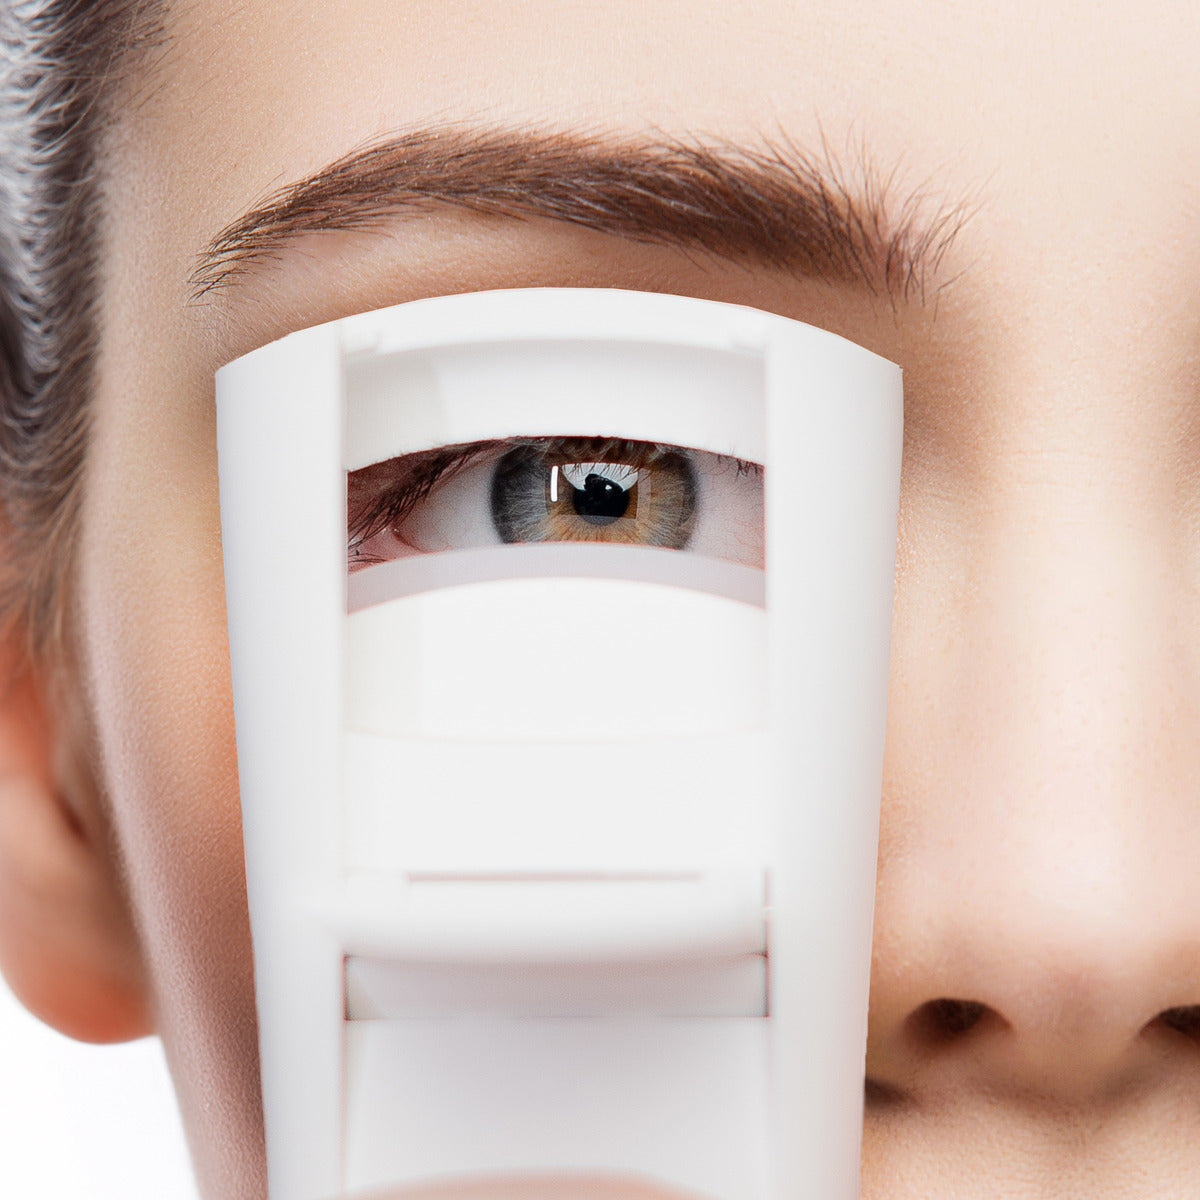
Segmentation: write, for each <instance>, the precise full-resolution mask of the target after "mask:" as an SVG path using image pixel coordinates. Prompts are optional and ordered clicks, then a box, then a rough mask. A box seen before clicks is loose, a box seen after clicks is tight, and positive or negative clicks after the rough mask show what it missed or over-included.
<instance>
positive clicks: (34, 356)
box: [0, 0, 162, 651]
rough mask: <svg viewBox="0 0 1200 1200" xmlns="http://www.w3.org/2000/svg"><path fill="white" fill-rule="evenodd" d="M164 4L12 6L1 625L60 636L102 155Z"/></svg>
mask: <svg viewBox="0 0 1200 1200" xmlns="http://www.w3.org/2000/svg"><path fill="white" fill-rule="evenodd" d="M161 7H162V0H0V512H2V516H3V524H4V528H3V531H2V532H0V544H2V545H3V551H2V553H0V625H2V627H3V628H5V629H10V628H12V627H13V624H14V623H15V622H19V623H21V624H23V625H24V627H25V629H26V631H27V634H28V637H29V639H30V644H31V645H32V647H33V648H34V649H35V650H39V651H40V650H44V649H46V648H47V647H48V646H49V645H51V644H57V643H58V642H59V641H60V639H61V633H62V630H61V625H62V612H63V609H62V601H63V598H64V596H65V594H66V591H65V589H66V583H67V577H68V576H69V574H70V571H71V566H72V560H73V554H74V536H75V531H76V528H77V525H78V520H77V517H78V510H79V493H80V484H81V479H82V474H83V464H84V451H85V448H86V443H87V428H88V412H89V406H88V400H89V397H90V395H91V391H92V383H93V370H94V360H95V356H96V347H97V340H98V334H97V320H96V292H97V278H98V270H97V261H98V247H99V232H100V223H99V196H100V190H101V185H102V176H101V162H102V160H101V156H100V153H99V149H100V145H101V142H102V140H103V138H104V134H105V130H106V127H107V124H108V121H109V119H110V116H111V113H112V110H113V108H114V97H115V96H116V94H117V92H118V91H119V89H120V88H121V87H122V85H123V83H124V82H125V80H127V79H128V77H129V72H130V70H131V68H132V66H133V63H134V60H135V59H137V60H140V59H141V58H142V56H143V54H144V52H145V51H146V50H147V49H149V48H151V47H153V46H154V45H155V44H156V43H157V41H158V36H159V28H160V27H159V23H158V22H159V16H160V9H161Z"/></svg>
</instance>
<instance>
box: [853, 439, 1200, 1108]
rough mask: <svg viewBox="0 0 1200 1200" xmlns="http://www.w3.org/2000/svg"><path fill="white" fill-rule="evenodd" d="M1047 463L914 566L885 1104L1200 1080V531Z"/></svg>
mask: <svg viewBox="0 0 1200 1200" xmlns="http://www.w3.org/2000/svg"><path fill="white" fill-rule="evenodd" d="M1036 457H1037V456H1036V454H1035V455H1033V456H1032V457H1025V458H1024V459H1023V464H1022V468H1021V478H1020V479H1019V480H1018V479H1016V478H1015V477H1012V476H1010V477H1009V478H1007V479H1001V480H993V481H992V482H993V485H994V486H993V487H992V490H991V492H990V499H989V502H988V505H987V507H986V509H979V510H976V511H974V512H972V513H970V514H968V515H966V516H962V517H961V521H960V532H961V530H964V529H965V530H967V534H966V535H965V536H962V537H959V538H956V537H955V536H951V535H947V536H945V537H943V538H942V539H941V541H940V542H938V543H937V546H936V548H934V549H930V550H929V551H928V553H927V554H926V553H924V551H923V550H922V548H921V545H920V544H918V545H917V546H916V547H915V548H914V546H913V544H912V542H911V541H910V544H909V547H908V549H907V551H905V553H907V554H909V556H910V558H912V559H913V560H914V564H915V565H913V564H910V569H909V570H908V571H907V574H906V572H905V571H904V570H902V572H901V576H900V579H901V586H900V590H899V594H898V598H897V608H896V616H895V626H894V633H893V687H892V695H891V701H890V709H889V743H888V766H887V777H886V780H885V791H884V809H883V820H882V828H881V842H880V865H879V885H878V892H877V904H876V927H875V953H874V964H873V972H872V987H871V1017H870V1038H869V1048H868V1058H867V1073H868V1096H869V1097H870V1096H871V1095H872V1094H874V1095H875V1096H877V1097H885V1098H886V1097H893V1098H895V1097H908V1098H910V1099H913V1100H915V1101H918V1102H921V1101H936V1100H937V1099H939V1098H942V1099H944V1098H945V1097H948V1096H951V1095H954V1096H958V1097H962V1096H963V1094H964V1093H970V1092H973V1093H975V1094H976V1095H977V1096H987V1097H989V1098H990V1101H992V1102H1002V1103H1010V1104H1013V1105H1029V1104H1034V1103H1045V1102H1047V1101H1049V1102H1052V1103H1058V1104H1069V1105H1072V1106H1079V1105H1084V1106H1087V1105H1092V1104H1100V1103H1102V1102H1110V1101H1112V1100H1113V1098H1114V1097H1120V1096H1125V1095H1129V1094H1132V1092H1134V1091H1139V1090H1143V1091H1144V1089H1145V1088H1147V1087H1153V1086H1156V1085H1157V1084H1159V1083H1162V1084H1163V1085H1164V1086H1167V1085H1168V1084H1171V1085H1172V1086H1178V1085H1179V1083H1180V1073H1181V1072H1196V1071H1197V1063H1198V1061H1200V1055H1198V1053H1197V1048H1198V1046H1200V737H1198V736H1197V732H1198V731H1200V722H1198V717H1200V677H1198V672H1197V669H1196V668H1197V663H1196V653H1195V649H1194V647H1195V646H1196V645H1197V644H1198V643H1197V642H1196V636H1195V635H1196V628H1197V620H1196V618H1197V616H1198V615H1200V608H1197V604H1198V602H1197V600H1196V599H1195V596H1194V595H1193V587H1192V584H1190V583H1189V582H1188V581H1187V576H1186V572H1185V571H1183V570H1182V569H1181V567H1180V555H1179V553H1178V548H1179V546H1180V545H1181V544H1182V539H1183V537H1184V532H1183V531H1182V530H1181V529H1179V528H1178V522H1176V521H1173V520H1172V519H1170V518H1169V517H1167V516H1165V515H1164V514H1163V513H1161V512H1153V513H1152V512H1149V511H1148V510H1147V511H1142V512H1140V513H1138V512H1131V509H1130V506H1129V504H1128V503H1127V501H1128V498H1129V495H1130V492H1131V488H1132V484H1129V483H1128V481H1125V482H1124V483H1120V484H1119V483H1118V481H1115V480H1111V479H1110V480H1106V481H1102V482H1099V483H1098V482H1097V480H1096V479H1095V478H1094V477H1093V476H1091V475H1086V477H1085V474H1086V473H1081V474H1080V476H1079V477H1078V478H1072V475H1071V470H1070V469H1069V468H1068V469H1066V470H1064V468H1063V461H1062V460H1058V461H1056V462H1055V463H1054V465H1053V468H1052V469H1051V468H1050V467H1047V469H1045V470H1044V471H1043V470H1040V469H1039V468H1038V467H1037V465H1036V463H1035V460H1036ZM1127 484H1128V486H1126V485H1127ZM1141 503H1142V506H1143V509H1144V508H1145V502H1144V500H1143V501H1142V502H1141ZM919 541H920V539H919V538H918V543H919ZM935 541H937V539H931V540H930V542H929V546H933V545H934V542H935ZM918 558H919V559H920V561H919V562H916V559H918ZM903 565H904V564H903V563H902V567H903ZM923 573H927V574H923ZM935 595H937V596H940V597H941V600H940V601H939V602H938V604H939V607H936V608H935V607H934V606H933V605H932V604H931V603H930V597H931V596H935ZM1197 1082H1200V1074H1197V1075H1196V1076H1195V1077H1193V1078H1192V1081H1191V1083H1192V1088H1193V1089H1194V1086H1195V1084H1196V1083H1197Z"/></svg>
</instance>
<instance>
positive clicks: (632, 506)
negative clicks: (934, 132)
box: [347, 437, 764, 571]
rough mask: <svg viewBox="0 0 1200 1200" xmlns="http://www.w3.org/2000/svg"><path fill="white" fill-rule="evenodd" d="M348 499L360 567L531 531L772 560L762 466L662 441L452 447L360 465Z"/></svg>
mask: <svg viewBox="0 0 1200 1200" xmlns="http://www.w3.org/2000/svg"><path fill="white" fill-rule="evenodd" d="M347 499H348V504H347V509H348V525H349V531H348V534H349V536H348V546H349V555H348V565H349V569H350V570H351V571H356V570H359V569H361V568H363V567H366V566H371V565H374V564H376V563H381V562H389V561H392V560H394V559H398V558H407V557H411V556H413V555H418V554H433V553H438V552H441V551H446V550H463V549H472V548H476V547H480V546H489V545H502V544H515V543H532V542H590V543H596V542H609V543H618V544H621V545H626V546H649V547H657V548H660V549H669V550H687V551H690V552H692V553H694V554H699V555H704V556H707V557H710V558H720V559H724V560H726V561H729V562H735V563H739V564H742V565H745V566H751V567H760V568H761V567H762V565H763V555H764V548H763V473H762V467H761V466H759V465H758V464H756V463H750V462H746V461H744V460H741V459H737V458H731V457H727V456H725V455H719V454H712V453H709V452H706V451H700V450H690V449H686V448H684V447H681V446H671V445H663V444H660V443H657V442H638V441H626V440H621V439H613V438H569V437H556V438H511V439H506V440H502V441H489V442H476V443H470V444H466V445H458V446H447V447H443V448H440V449H436V450H430V451H424V452H422V453H418V454H407V455H402V456H400V457H398V458H393V459H389V460H388V461H386V462H381V463H375V464H373V465H372V466H369V467H364V468H362V469H361V470H358V471H353V472H351V473H350V475H349V479H348V497H347Z"/></svg>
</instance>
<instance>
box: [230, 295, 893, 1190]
mask: <svg viewBox="0 0 1200 1200" xmlns="http://www.w3.org/2000/svg"><path fill="white" fill-rule="evenodd" d="M217 414H218V442H219V446H218V448H219V463H220V482H221V519H222V530H223V538H224V550H225V564H226V593H227V601H228V610H229V631H230V652H231V660H232V669H233V685H234V709H235V717H236V723H237V737H238V762H239V775H240V784H241V793H242V811H243V830H244V840H245V850H246V871H247V886H248V892H249V903H250V916H251V925H252V931H253V937H254V956H255V973H256V988H257V997H258V1016H259V1037H260V1049H261V1056H262V1077H263V1100H264V1112H265V1121H266V1135H267V1154H268V1172H269V1186H270V1195H271V1197H272V1200H328V1198H329V1197H332V1196H335V1195H339V1194H342V1193H351V1194H353V1193H354V1192H356V1191H358V1190H360V1189H370V1188H378V1187H382V1186H386V1185H389V1184H402V1183H408V1182H417V1181H431V1180H439V1179H449V1178H459V1177H463V1178H465V1177H470V1176H476V1177H478V1176H480V1175H487V1174H491V1175H513V1174H523V1173H528V1174H538V1175H542V1176H545V1175H548V1174H560V1175H569V1174H571V1173H584V1174H614V1173H615V1174H619V1175H621V1176H625V1177H630V1176H642V1177H644V1178H649V1179H653V1180H656V1181H658V1182H659V1183H660V1184H663V1185H667V1186H672V1185H673V1186H675V1187H677V1188H679V1189H682V1190H684V1191H686V1192H688V1193H691V1194H695V1195H701V1196H709V1197H713V1198H716V1200H795V1198H797V1197H805V1198H807V1197H813V1198H814V1200H817V1198H820V1200H837V1198H847V1200H848V1198H850V1197H853V1196H855V1195H857V1188H858V1155H859V1144H860V1137H861V1114H862V1075H863V1071H862V1067H863V1055H864V1046H865V1033H866V1007H867V991H868V981H869V964H870V945H871V914H872V905H873V896H874V870H875V855H876V845H877V832H878V807H879V792H880V785H881V777H882V755H883V735H884V718H885V709H886V697H887V682H888V648H889V637H890V624H891V595H892V575H893V567H894V560H895V542H896V516H897V503H898V491H899V469H900V448H901V426H902V402H901V386H900V373H899V370H898V369H897V368H896V367H894V366H893V365H892V364H890V363H887V362H885V361H883V360H882V359H880V358H878V357H877V356H876V355H874V354H871V353H870V352H869V351H866V350H864V349H862V348H860V347H858V346H855V345H853V344H852V343H849V342H847V341H845V340H844V339H841V338H838V337H836V336H834V335H832V334H829V333H826V332H823V331H820V330H817V329H814V328H811V327H809V326H806V325H803V324H800V323H799V322H795V321H791V320H788V319H786V318H783V317H779V316H774V315H771V314H768V313H763V312H759V311H756V310H753V309H747V308H741V307H737V306H733V305H727V304H720V303H716V302H711V301H704V300H696V299H688V298H683V297H677V296H665V295H658V294H643V293H636V292H624V291H605V290H599V289H585V290H573V289H534V290H523V291H497V292H483V293H475V294H469V295H461V296H452V297H443V298H438V299H432V300H423V301H416V302H413V303H410V304H405V305H400V306H397V307H395V308H391V309H385V310H381V311H378V312H372V313H364V314H361V315H359V316H355V317H349V318H346V319H344V320H341V321H336V322H333V323H331V324H328V325H323V326H318V327H316V328H313V329H308V330H304V331H301V332H299V333H296V334H293V335H291V336H289V337H286V338H283V339H281V340H280V341H278V342H275V343H272V344H271V345H269V346H265V347H263V348H262V349H260V350H257V351H255V352H253V353H251V354H248V355H246V356H244V357H243V358H240V359H238V360H237V361H235V362H233V363H230V364H229V365H228V366H226V367H223V368H222V369H221V370H220V371H219V372H218V373H217Z"/></svg>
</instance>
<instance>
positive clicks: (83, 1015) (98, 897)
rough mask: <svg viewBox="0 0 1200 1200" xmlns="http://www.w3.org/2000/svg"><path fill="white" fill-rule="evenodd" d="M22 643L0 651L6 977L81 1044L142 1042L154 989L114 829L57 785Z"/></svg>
mask: <svg viewBox="0 0 1200 1200" xmlns="http://www.w3.org/2000/svg"><path fill="white" fill-rule="evenodd" d="M15 640H16V639H14V638H12V637H10V638H9V639H8V640H7V644H6V645H5V646H3V647H0V680H3V681H4V682H3V683H0V971H2V972H3V974H4V977H5V978H6V979H7V980H8V983H9V986H10V987H11V988H12V990H13V992H14V993H15V994H16V996H17V998H18V999H19V1000H20V1001H21V1002H22V1003H23V1004H24V1005H25V1007H26V1008H28V1009H29V1011H30V1012H32V1013H33V1014H34V1015H35V1016H37V1017H40V1018H41V1019H42V1020H44V1021H45V1022H46V1023H47V1024H49V1025H52V1026H53V1027H54V1028H56V1029H58V1030H59V1031H60V1032H62V1033H65V1034H67V1035H68V1036H70V1037H73V1038H78V1039H80V1040H82V1041H89V1042H116V1041H125V1040H128V1039H130V1038H136V1037H142V1036H144V1035H146V1034H148V1033H150V1032H152V1030H153V1022H152V1019H151V1015H150V1014H151V1005H150V1001H149V990H148V988H147V986H146V980H145V972H144V970H143V966H142V960H141V953H140V946H139V941H138V937H137V933H136V930H135V928H134V923H133V920H132V916H131V913H130V909H129V905H128V903H127V902H126V899H125V895H124V889H123V887H122V885H121V875H120V869H119V866H118V863H117V857H116V854H115V853H114V848H113V846H112V844H111V843H110V840H109V835H108V831H107V825H106V822H105V821H104V819H103V815H102V813H101V812H100V811H99V809H100V806H99V805H89V804H81V803H80V800H79V798H78V797H72V798H71V799H70V800H69V799H68V798H67V797H66V795H65V794H64V789H63V787H62V786H61V781H60V780H58V779H56V778H55V771H54V769H53V766H52V764H53V763H54V761H55V754H54V735H53V731H52V724H51V722H50V721H49V720H48V719H47V712H46V707H45V703H44V699H45V698H44V696H43V695H42V694H41V691H40V689H39V686H38V684H37V682H36V681H35V679H34V676H33V673H32V671H31V670H30V669H28V668H27V667H24V668H17V669H15V670H14V669H12V664H14V663H20V662H24V661H25V659H24V657H23V656H21V657H18V655H17V654H16V653H14V652H13V646H14V643H15ZM6 668H8V669H7V670H6Z"/></svg>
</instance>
